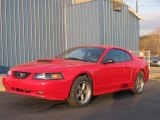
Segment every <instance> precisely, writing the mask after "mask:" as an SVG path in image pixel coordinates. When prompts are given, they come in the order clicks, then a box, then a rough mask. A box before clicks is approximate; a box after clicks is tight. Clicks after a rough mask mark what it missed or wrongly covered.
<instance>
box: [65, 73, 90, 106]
mask: <svg viewBox="0 0 160 120" xmlns="http://www.w3.org/2000/svg"><path fill="white" fill-rule="evenodd" d="M91 98H92V81H91V80H89V79H88V78H87V77H84V76H80V77H78V78H77V79H76V80H75V81H74V83H73V85H72V88H71V91H70V95H69V98H68V99H67V102H68V104H70V105H71V106H74V107H84V106H86V105H88V104H89V103H90V100H91Z"/></svg>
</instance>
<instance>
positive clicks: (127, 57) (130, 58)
mask: <svg viewBox="0 0 160 120" xmlns="http://www.w3.org/2000/svg"><path fill="white" fill-rule="evenodd" d="M124 56H125V58H126V61H131V60H132V57H131V56H130V55H129V54H128V53H127V52H125V51H124Z"/></svg>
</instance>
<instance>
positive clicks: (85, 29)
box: [66, 0, 139, 50]
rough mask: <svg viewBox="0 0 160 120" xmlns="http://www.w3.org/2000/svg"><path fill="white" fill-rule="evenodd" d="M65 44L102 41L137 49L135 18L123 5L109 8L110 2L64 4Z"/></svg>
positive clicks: (137, 28)
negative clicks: (115, 9)
mask: <svg viewBox="0 0 160 120" xmlns="http://www.w3.org/2000/svg"><path fill="white" fill-rule="evenodd" d="M66 24H67V25H66V27H67V28H66V33H67V35H66V36H67V48H70V47H73V46H78V45H94V44H106V45H116V46H120V47H124V48H126V49H129V50H138V40H139V20H138V18H137V17H135V15H133V14H132V13H131V12H130V11H129V10H128V6H126V5H123V6H122V10H121V11H114V10H113V2H110V1H106V0H96V1H92V2H88V3H82V4H76V5H70V6H67V8H66Z"/></svg>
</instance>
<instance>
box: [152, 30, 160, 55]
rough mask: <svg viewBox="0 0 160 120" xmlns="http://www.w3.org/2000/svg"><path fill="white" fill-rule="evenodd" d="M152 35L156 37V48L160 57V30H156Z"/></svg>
mask: <svg viewBox="0 0 160 120" xmlns="http://www.w3.org/2000/svg"><path fill="white" fill-rule="evenodd" d="M152 34H155V35H156V39H157V40H156V43H155V47H156V49H157V52H158V55H159V56H160V28H156V29H155V30H154V31H153V32H152Z"/></svg>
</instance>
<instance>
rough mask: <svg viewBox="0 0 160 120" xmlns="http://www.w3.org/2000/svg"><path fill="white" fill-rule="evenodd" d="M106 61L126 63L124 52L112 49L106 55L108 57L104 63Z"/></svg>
mask: <svg viewBox="0 0 160 120" xmlns="http://www.w3.org/2000/svg"><path fill="white" fill-rule="evenodd" d="M106 59H113V60H114V61H115V62H124V61H126V58H125V55H124V52H123V51H122V50H118V49H112V50H110V51H109V52H108V53H107V54H106V56H105V58H104V61H105V60H106Z"/></svg>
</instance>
